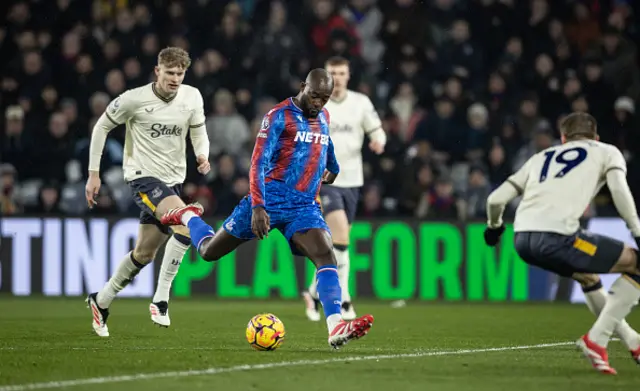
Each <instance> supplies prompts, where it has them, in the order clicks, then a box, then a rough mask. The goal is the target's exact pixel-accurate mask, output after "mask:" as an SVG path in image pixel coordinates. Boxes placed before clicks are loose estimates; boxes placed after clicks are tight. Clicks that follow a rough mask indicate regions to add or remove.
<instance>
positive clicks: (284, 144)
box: [249, 98, 340, 208]
mask: <svg viewBox="0 0 640 391" xmlns="http://www.w3.org/2000/svg"><path fill="white" fill-rule="evenodd" d="M329 121H330V119H329V112H328V111H327V110H326V109H323V110H322V112H321V113H320V114H318V116H317V117H316V118H307V117H305V116H304V114H303V112H302V110H301V109H300V108H299V107H298V106H296V105H295V103H293V99H292V98H289V99H287V100H284V101H282V102H280V103H279V104H278V105H276V106H275V107H274V108H273V109H271V110H270V111H269V112H268V113H267V114H266V115H265V116H264V119H263V120H262V126H260V131H259V132H258V136H257V138H256V144H255V146H254V148H253V155H252V156H251V172H250V175H249V179H250V189H251V206H252V207H254V208H255V207H256V206H264V205H265V184H266V183H267V182H271V181H279V182H282V183H284V184H285V185H286V187H288V188H290V189H294V190H297V193H298V194H300V195H301V196H302V197H303V198H306V196H307V195H308V196H309V198H310V199H312V200H314V199H315V198H316V196H317V195H318V192H319V191H320V185H321V182H322V176H323V174H324V170H325V168H326V169H327V170H328V171H330V172H332V173H334V174H338V172H339V170H340V168H339V166H338V162H337V160H336V156H335V153H334V151H333V142H332V141H331V137H329Z"/></svg>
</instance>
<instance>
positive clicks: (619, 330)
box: [584, 288, 640, 350]
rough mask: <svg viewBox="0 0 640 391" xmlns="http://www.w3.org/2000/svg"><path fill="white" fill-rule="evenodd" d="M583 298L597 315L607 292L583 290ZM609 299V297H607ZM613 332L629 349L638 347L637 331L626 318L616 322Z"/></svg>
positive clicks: (601, 289)
mask: <svg viewBox="0 0 640 391" xmlns="http://www.w3.org/2000/svg"><path fill="white" fill-rule="evenodd" d="M584 296H585V299H586V301H587V307H589V310H591V312H592V313H593V314H594V315H595V316H596V317H597V316H598V315H600V312H602V309H603V308H604V305H605V304H606V302H607V292H606V291H605V290H604V289H603V288H600V289H596V290H594V291H590V292H585V293H584ZM609 299H610V298H609ZM615 333H616V334H617V335H618V336H619V337H620V339H622V342H623V343H624V345H625V346H626V347H627V349H629V350H636V349H638V348H639V347H640V338H639V337H638V333H637V332H636V331H635V330H634V329H633V328H631V326H629V323H627V321H626V320H624V319H623V320H622V321H621V322H620V323H618V326H617V327H616V329H615Z"/></svg>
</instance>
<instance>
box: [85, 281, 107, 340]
mask: <svg viewBox="0 0 640 391" xmlns="http://www.w3.org/2000/svg"><path fill="white" fill-rule="evenodd" d="M97 296H98V293H97V292H94V293H92V294H90V295H89V296H88V297H87V300H86V302H87V306H88V307H89V309H90V310H91V315H92V318H93V320H92V322H91V325H92V326H93V331H95V332H96V334H98V336H99V337H108V336H109V328H108V327H107V318H108V317H109V309H108V308H104V309H103V308H100V307H98V301H97V300H98V299H97Z"/></svg>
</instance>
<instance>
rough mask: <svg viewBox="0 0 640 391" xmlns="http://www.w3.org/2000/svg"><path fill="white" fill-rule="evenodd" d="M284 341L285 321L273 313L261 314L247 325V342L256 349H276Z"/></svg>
mask: <svg viewBox="0 0 640 391" xmlns="http://www.w3.org/2000/svg"><path fill="white" fill-rule="evenodd" d="M283 341H284V323H282V321H281V320H280V319H278V317H277V316H275V315H273V314H259V315H256V316H254V317H253V318H251V320H250V321H249V324H248V325H247V342H249V344H250V345H251V347H252V348H254V349H255V350H276V349H278V348H279V347H280V345H282V342H283Z"/></svg>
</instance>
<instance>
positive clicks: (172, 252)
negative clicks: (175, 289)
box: [153, 212, 195, 303]
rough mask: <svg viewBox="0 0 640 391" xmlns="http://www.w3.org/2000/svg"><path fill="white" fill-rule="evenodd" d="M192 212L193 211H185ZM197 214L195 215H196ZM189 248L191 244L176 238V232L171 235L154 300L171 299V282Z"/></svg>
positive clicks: (155, 301) (163, 258) (165, 250)
mask: <svg viewBox="0 0 640 391" xmlns="http://www.w3.org/2000/svg"><path fill="white" fill-rule="evenodd" d="M186 213H192V214H193V212H185V214H186ZM194 216H195V215H194ZM188 249H189V244H184V243H182V242H180V241H179V240H178V239H176V236H175V234H174V235H171V237H170V238H169V240H168V241H167V244H166V246H165V248H164V256H163V257H162V266H160V274H159V275H158V286H157V287H156V293H155V295H153V302H154V303H157V302H159V301H167V302H168V301H169V292H170V291H171V284H172V283H173V280H174V279H175V278H176V274H178V269H179V268H180V263H181V262H182V258H184V254H185V253H186V252H187V250H188Z"/></svg>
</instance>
